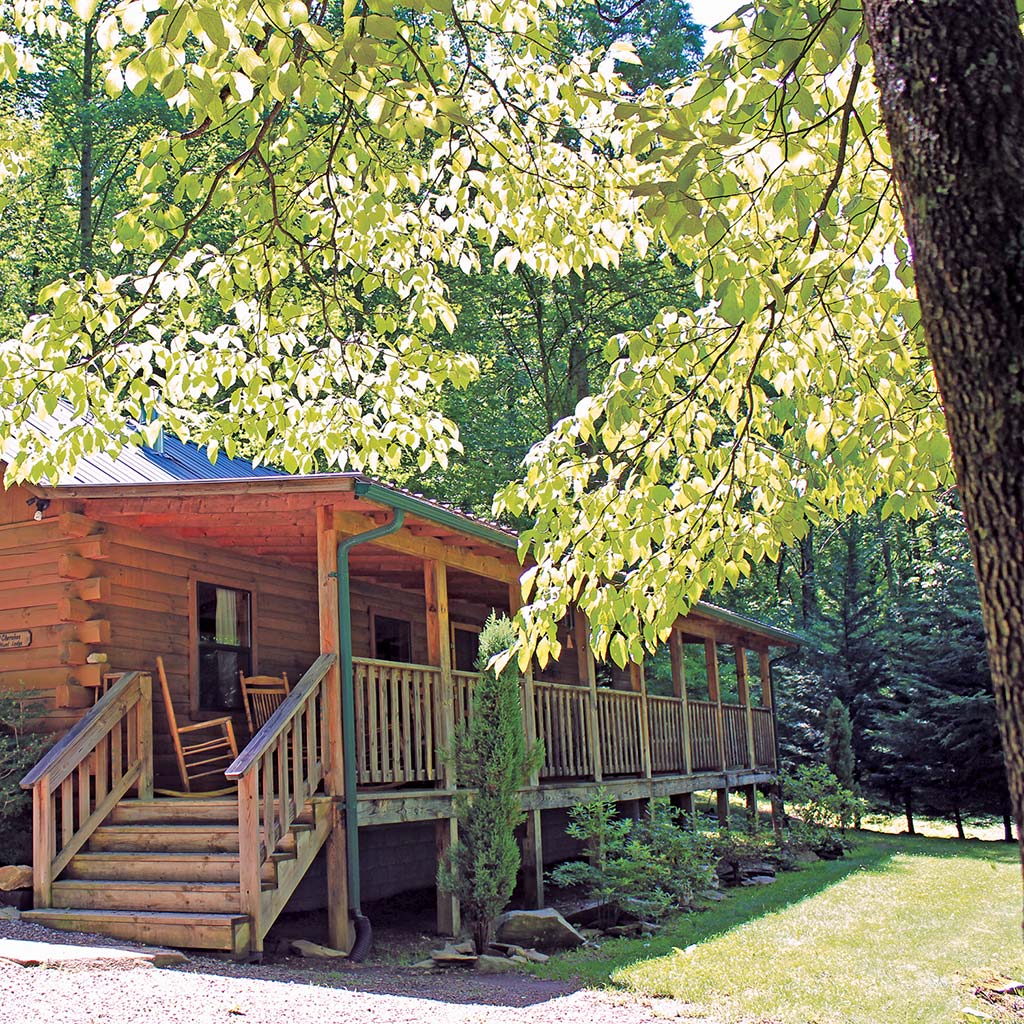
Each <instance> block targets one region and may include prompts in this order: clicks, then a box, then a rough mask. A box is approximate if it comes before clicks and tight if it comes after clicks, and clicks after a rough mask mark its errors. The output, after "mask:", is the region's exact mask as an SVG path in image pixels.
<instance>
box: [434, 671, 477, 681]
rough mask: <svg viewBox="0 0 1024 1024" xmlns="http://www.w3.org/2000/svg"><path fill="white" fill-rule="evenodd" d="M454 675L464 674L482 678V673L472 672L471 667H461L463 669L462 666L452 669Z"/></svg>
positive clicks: (464, 675)
mask: <svg viewBox="0 0 1024 1024" xmlns="http://www.w3.org/2000/svg"><path fill="white" fill-rule="evenodd" d="M438 671H440V670H438ZM452 675H453V676H463V677H466V676H468V677H470V678H471V679H479V678H480V673H479V672H470V671H469V669H464V668H461V669H460V668H453V669H452Z"/></svg>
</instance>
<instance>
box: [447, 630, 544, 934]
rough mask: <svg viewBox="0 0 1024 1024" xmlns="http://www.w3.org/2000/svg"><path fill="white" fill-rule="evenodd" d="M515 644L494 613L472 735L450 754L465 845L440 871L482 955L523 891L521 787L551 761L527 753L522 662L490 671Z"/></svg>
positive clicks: (483, 640) (483, 643)
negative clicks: (519, 888) (519, 886)
mask: <svg viewBox="0 0 1024 1024" xmlns="http://www.w3.org/2000/svg"><path fill="white" fill-rule="evenodd" d="M514 640H515V631H514V630H513V627H512V623H511V621H510V620H509V619H508V618H507V617H506V616H501V617H499V616H497V615H495V614H493V613H492V615H491V616H490V618H489V619H488V620H487V622H486V624H485V625H484V628H483V632H481V634H480V653H479V656H478V658H477V664H476V667H477V670H478V671H479V672H480V673H481V675H480V679H479V681H478V682H477V684H476V686H475V688H474V690H473V696H472V704H471V713H470V724H469V728H468V729H467V728H466V727H465V726H462V727H460V729H459V730H458V732H457V733H456V736H455V741H454V743H453V745H452V747H451V748H450V750H449V751H448V752H447V754H446V756H447V757H448V758H450V759H451V760H452V762H453V763H454V766H455V773H456V778H457V780H458V785H459V790H458V792H457V793H456V796H455V817H456V818H457V819H458V822H459V840H458V842H457V843H455V844H453V846H452V847H451V849H450V850H449V851H448V856H447V858H446V859H445V861H443V862H442V863H441V864H440V865H439V867H438V879H437V884H438V886H439V887H440V888H441V889H442V890H443V891H445V892H449V893H452V894H454V895H455V896H457V897H458V898H459V901H460V902H461V904H462V912H463V915H464V917H465V919H466V923H467V924H468V925H469V927H470V930H471V932H472V935H473V939H474V941H475V942H476V945H477V949H478V950H479V951H481V952H483V950H484V949H486V947H487V944H488V942H490V940H491V935H492V932H493V928H494V920H495V918H496V917H497V916H498V914H500V913H501V912H502V910H504V909H505V907H506V906H507V905H508V901H509V899H510V898H511V896H512V890H513V889H514V888H515V884H516V874H517V872H518V871H519V864H520V853H519V845H518V843H517V842H516V836H515V831H516V827H517V826H518V825H519V824H520V823H521V822H522V821H523V820H524V817H525V816H524V814H523V811H522V807H521V804H520V799H519V788H520V786H522V785H523V784H524V783H525V782H526V781H527V779H528V777H529V775H530V773H531V772H532V771H533V770H535V768H536V767H537V766H538V765H539V764H540V762H541V760H542V758H543V750H542V748H541V747H540V745H539V744H537V745H536V747H535V748H534V749H533V750H530V751H528V750H527V749H526V740H525V737H524V735H523V717H522V706H521V703H520V699H519V672H518V669H517V667H516V663H515V661H514V660H513V661H510V662H509V664H508V665H506V666H505V668H504V669H503V670H502V671H501V672H500V673H496V672H494V671H493V670H492V669H490V668H489V667H488V666H489V665H490V662H491V659H492V658H493V657H494V656H495V655H497V654H500V653H502V652H503V651H507V650H508V649H509V648H510V647H511V646H512V644H513V642H514Z"/></svg>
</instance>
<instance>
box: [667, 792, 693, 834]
mask: <svg viewBox="0 0 1024 1024" xmlns="http://www.w3.org/2000/svg"><path fill="white" fill-rule="evenodd" d="M669 803H671V804H672V806H673V807H674V808H675V809H676V810H677V811H679V812H680V813H681V814H684V815H685V816H686V827H687V828H693V794H692V793H673V794H672V796H670V797H669Z"/></svg>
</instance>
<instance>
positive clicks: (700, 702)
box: [687, 700, 717, 708]
mask: <svg viewBox="0 0 1024 1024" xmlns="http://www.w3.org/2000/svg"><path fill="white" fill-rule="evenodd" d="M687 703H688V704H696V705H697V706H698V707H703V708H713V707H717V705H716V704H715V702H714V701H713V700H691V701H687Z"/></svg>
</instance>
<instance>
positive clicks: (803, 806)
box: [782, 765, 864, 856]
mask: <svg viewBox="0 0 1024 1024" xmlns="http://www.w3.org/2000/svg"><path fill="white" fill-rule="evenodd" d="M782 785H783V792H784V793H785V795H786V800H787V802H788V804H789V807H790V809H791V811H793V812H794V813H795V814H796V815H797V817H798V818H799V822H797V823H795V824H794V823H791V826H790V827H791V831H792V835H793V838H794V840H796V841H803V842H804V843H805V845H807V846H810V847H811V849H813V850H815V851H816V852H818V853H820V854H822V856H825V855H832V856H834V855H835V854H836V853H837V852H841V851H842V847H843V843H844V834H845V832H846V830H847V829H848V828H850V827H851V826H852V825H853V824H854V823H855V822H856V821H858V820H859V819H860V817H861V815H862V814H863V813H864V802H863V800H861V798H860V797H858V796H856V795H855V794H854V793H852V792H851V791H850V790H849V789H847V788H846V787H845V786H843V785H842V784H841V783H840V782H839V780H838V779H837V778H836V777H835V776H834V775H833V774H832V772H830V771H829V770H828V768H826V767H825V766H824V765H805V766H803V767H802V768H797V769H796V770H795V771H794V772H792V773H791V774H790V775H788V776H786V778H785V779H784V780H783V783H782Z"/></svg>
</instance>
